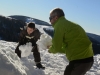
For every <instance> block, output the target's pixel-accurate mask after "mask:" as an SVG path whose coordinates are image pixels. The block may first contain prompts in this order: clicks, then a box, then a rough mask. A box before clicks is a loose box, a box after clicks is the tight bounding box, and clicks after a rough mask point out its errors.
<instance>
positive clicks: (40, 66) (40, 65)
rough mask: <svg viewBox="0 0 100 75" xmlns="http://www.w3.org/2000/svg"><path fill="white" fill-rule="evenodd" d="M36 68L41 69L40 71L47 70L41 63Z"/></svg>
mask: <svg viewBox="0 0 100 75" xmlns="http://www.w3.org/2000/svg"><path fill="white" fill-rule="evenodd" d="M36 66H37V68H39V69H40V68H41V69H45V67H43V66H42V64H41V63H37V64H36Z"/></svg>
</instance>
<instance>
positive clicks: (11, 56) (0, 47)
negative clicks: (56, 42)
mask: <svg viewBox="0 0 100 75" xmlns="http://www.w3.org/2000/svg"><path fill="white" fill-rule="evenodd" d="M42 37H43V38H42ZM42 37H41V39H40V40H39V41H38V42H37V44H38V45H39V51H40V54H41V63H42V65H43V66H45V70H42V69H37V68H36V66H35V62H34V57H33V53H32V52H31V54H30V53H29V54H30V55H29V56H28V54H27V53H28V52H27V53H26V52H23V57H22V58H21V59H20V58H19V57H18V56H17V55H16V54H15V52H14V51H15V48H16V46H17V44H18V43H15V42H7V41H2V40H0V75H63V73H64V70H65V67H66V65H68V60H67V58H66V56H65V54H52V53H48V49H46V47H45V46H47V45H48V44H51V42H50V41H51V38H50V37H49V36H47V35H45V36H44V35H43V36H42ZM47 37H48V38H47ZM44 38H46V40H44ZM43 41H45V43H46V44H45V43H43ZM48 42H49V43H48ZM40 43H41V44H43V45H41V44H40ZM25 47H26V49H25V48H23V47H22V48H21V50H22V51H23V49H25V50H27V49H28V51H30V50H31V49H29V47H30V45H29V44H28V45H27V46H25ZM30 48H32V47H30ZM43 49H45V50H43ZM25 54H26V56H28V57H26V56H25ZM94 60H95V61H94V64H93V67H92V68H91V69H90V71H88V72H87V73H86V75H100V55H99V54H98V55H95V56H94Z"/></svg>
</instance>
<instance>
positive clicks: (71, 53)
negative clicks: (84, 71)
mask: <svg viewBox="0 0 100 75" xmlns="http://www.w3.org/2000/svg"><path fill="white" fill-rule="evenodd" d="M53 27H54V36H53V38H52V46H51V47H50V48H49V52H51V53H65V54H66V56H67V58H68V60H69V61H72V60H77V59H84V58H87V57H91V56H93V50H92V43H91V41H90V40H89V38H88V36H87V35H86V32H85V31H84V29H83V28H82V27H81V26H79V25H78V24H75V23H73V22H71V21H68V20H66V19H65V17H64V16H63V17H60V18H59V19H58V20H57V21H56V22H55V23H54V24H53Z"/></svg>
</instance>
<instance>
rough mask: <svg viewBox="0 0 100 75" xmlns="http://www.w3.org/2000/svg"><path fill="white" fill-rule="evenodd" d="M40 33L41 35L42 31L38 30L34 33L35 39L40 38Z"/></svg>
mask: <svg viewBox="0 0 100 75" xmlns="http://www.w3.org/2000/svg"><path fill="white" fill-rule="evenodd" d="M40 35H41V33H40V31H39V30H36V31H35V33H34V37H35V38H34V39H35V41H37V40H38V39H40Z"/></svg>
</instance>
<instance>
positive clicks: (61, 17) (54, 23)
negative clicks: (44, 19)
mask: <svg viewBox="0 0 100 75" xmlns="http://www.w3.org/2000/svg"><path fill="white" fill-rule="evenodd" d="M62 19H65V17H64V16H62V17H60V18H59V19H58V20H57V21H56V22H55V23H54V24H52V26H53V27H54V26H55V24H56V23H57V22H58V21H59V20H62Z"/></svg>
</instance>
